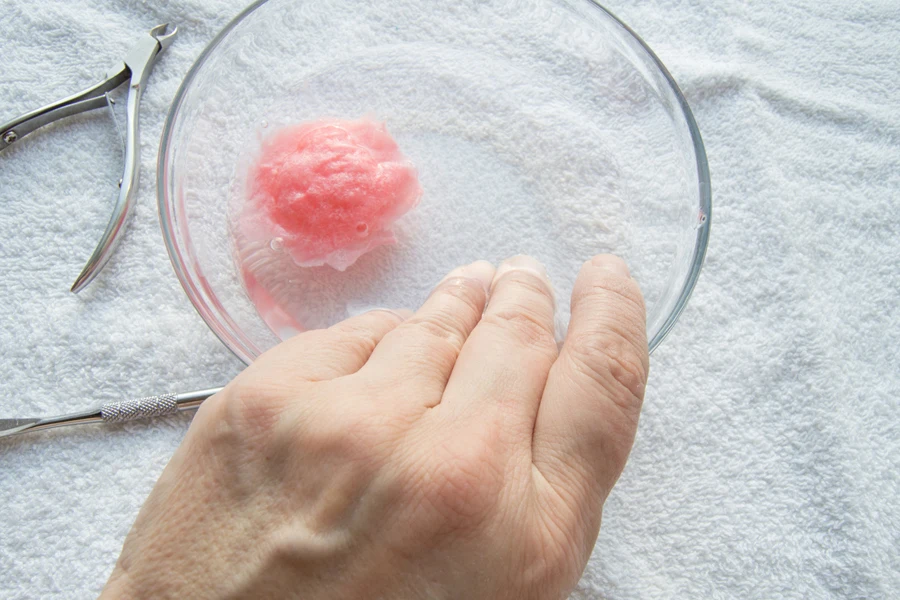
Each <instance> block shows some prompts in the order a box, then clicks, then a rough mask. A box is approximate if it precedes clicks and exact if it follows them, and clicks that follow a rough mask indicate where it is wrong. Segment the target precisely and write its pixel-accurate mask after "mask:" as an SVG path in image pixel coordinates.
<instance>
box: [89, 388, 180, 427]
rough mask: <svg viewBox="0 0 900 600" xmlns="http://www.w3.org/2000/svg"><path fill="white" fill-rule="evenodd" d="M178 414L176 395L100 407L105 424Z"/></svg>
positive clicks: (164, 395)
mask: <svg viewBox="0 0 900 600" xmlns="http://www.w3.org/2000/svg"><path fill="white" fill-rule="evenodd" d="M176 412H178V402H177V400H176V397H175V394H162V395H161V396H147V397H146V398H138V399H137V400H124V401H122V402H110V403H109V404H104V405H103V406H102V407H100V417H101V418H102V419H103V421H104V422H105V423H124V422H125V421H134V420H136V419H146V418H148V417H161V416H163V415H171V414H173V413H176Z"/></svg>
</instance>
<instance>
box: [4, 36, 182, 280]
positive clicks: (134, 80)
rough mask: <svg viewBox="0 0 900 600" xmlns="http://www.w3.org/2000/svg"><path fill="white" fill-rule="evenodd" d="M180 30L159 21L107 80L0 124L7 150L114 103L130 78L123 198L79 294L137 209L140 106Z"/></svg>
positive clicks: (89, 264)
mask: <svg viewBox="0 0 900 600" xmlns="http://www.w3.org/2000/svg"><path fill="white" fill-rule="evenodd" d="M177 32H178V28H177V27H173V28H172V29H171V31H169V24H168V23H165V24H163V25H157V26H156V27H154V28H153V29H151V30H150V33H149V34H147V35H144V36H143V37H142V38H141V39H140V41H138V42H137V43H136V44H135V45H134V46H132V48H131V49H130V50H129V51H128V53H127V54H126V55H125V60H124V61H123V62H121V63H118V64H116V65H115V66H113V67H112V68H111V69H110V70H109V71H108V72H107V76H106V80H105V81H101V82H100V83H98V84H97V85H94V86H91V87H89V88H87V89H86V90H82V91H81V92H78V93H77V94H75V95H73V96H69V97H68V98H64V99H62V100H60V101H58V102H54V103H52V104H48V105H47V106H44V107H42V108H39V109H37V110H33V111H31V112H29V113H26V114H24V115H22V116H20V117H17V118H15V119H13V120H12V121H9V122H8V123H5V124H3V125H0V150H3V149H4V148H6V147H7V146H10V145H12V144H14V143H17V142H18V141H20V140H21V139H22V138H23V137H25V136H26V135H28V134H29V133H31V132H33V131H34V130H36V129H38V128H40V127H43V126H44V125H46V124H48V123H52V122H53V121H56V120H58V119H62V118H64V117H68V116H71V115H74V114H78V113H81V112H84V111H87V110H93V109H96V108H101V107H103V106H106V105H107V102H110V98H109V97H108V93H109V92H111V91H112V90H114V89H116V88H117V87H119V86H120V85H122V84H123V83H125V82H128V101H127V109H126V122H127V125H126V128H125V129H126V133H125V167H124V171H123V173H122V179H121V180H120V181H119V186H120V188H121V189H120V190H119V197H118V199H117V200H116V204H115V207H114V208H113V212H112V216H111V217H110V219H109V223H108V224H107V226H106V230H105V231H104V232H103V237H102V238H100V242H99V243H98V244H97V247H96V249H95V250H94V253H93V254H92V255H91V257H90V258H89V259H88V261H87V264H86V265H85V266H84V269H83V270H82V271H81V274H80V275H79V276H78V278H77V279H76V280H75V283H74V284H73V285H72V291H73V292H76V293H77V292H79V291H81V290H82V289H84V288H85V287H86V286H87V285H88V284H89V283H90V282H91V281H93V279H94V277H96V276H97V273H99V272H100V270H101V269H102V268H103V266H104V265H106V262H107V261H108V260H109V257H110V256H111V255H112V253H113V250H114V249H115V246H116V243H117V242H118V241H119V239H120V237H121V233H122V231H123V230H124V227H125V224H126V222H127V221H128V218H129V217H130V216H131V213H132V210H133V209H134V202H135V197H134V195H135V192H136V191H137V187H138V176H139V174H140V148H139V139H138V136H139V129H138V107H139V105H140V102H141V93H142V92H143V91H144V86H145V85H146V83H147V77H148V76H149V75H150V70H151V69H152V68H153V63H154V62H155V61H156V58H157V57H158V56H159V55H160V53H162V52H163V51H164V50H165V49H166V48H168V47H169V46H170V45H171V44H172V40H173V39H174V38H175V34H176V33H177Z"/></svg>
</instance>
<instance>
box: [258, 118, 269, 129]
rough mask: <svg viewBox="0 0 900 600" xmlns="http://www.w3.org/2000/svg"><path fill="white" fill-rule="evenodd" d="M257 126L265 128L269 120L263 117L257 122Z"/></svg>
mask: <svg viewBox="0 0 900 600" xmlns="http://www.w3.org/2000/svg"><path fill="white" fill-rule="evenodd" d="M259 126H260V127H262V128H263V129H265V128H266V127H268V126H269V122H268V121H267V120H265V119H263V120H262V121H260V122H259Z"/></svg>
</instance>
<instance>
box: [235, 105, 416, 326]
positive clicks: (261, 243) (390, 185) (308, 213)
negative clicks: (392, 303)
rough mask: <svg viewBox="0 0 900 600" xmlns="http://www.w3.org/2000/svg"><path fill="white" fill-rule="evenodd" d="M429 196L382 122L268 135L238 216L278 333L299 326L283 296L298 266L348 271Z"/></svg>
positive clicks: (314, 125) (331, 123)
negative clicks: (287, 259)
mask: <svg viewBox="0 0 900 600" xmlns="http://www.w3.org/2000/svg"><path fill="white" fill-rule="evenodd" d="M421 196H422V188H421V186H420V185H419V181H418V176H417V173H416V169H415V167H414V166H413V165H412V164H411V163H410V162H409V161H408V160H407V159H406V158H405V157H404V156H403V154H402V153H401V152H400V149H399V148H398V146H397V143H396V142H395V141H394V139H393V138H392V137H391V135H390V134H389V133H388V131H387V127H386V126H385V124H384V123H379V122H376V121H373V120H370V119H359V120H355V121H350V120H337V119H332V120H319V121H312V122H307V123H300V124H297V125H292V126H288V127H285V128H283V129H281V130H279V131H276V132H275V133H273V134H272V135H271V136H269V137H268V138H266V139H264V140H263V142H262V146H261V148H260V151H259V154H258V156H257V157H256V159H255V160H254V161H253V162H252V163H251V164H250V165H249V167H248V168H247V170H246V174H245V192H244V198H243V201H242V202H239V203H238V206H237V207H236V208H235V210H234V212H233V214H232V224H231V229H232V235H233V238H234V244H235V249H236V258H237V261H238V264H239V267H240V272H241V276H242V278H243V282H244V287H245V288H246V290H247V293H248V295H249V296H250V299H251V300H252V301H253V304H254V305H255V306H256V309H257V311H258V312H259V313H260V315H261V316H262V317H263V319H264V320H265V321H266V322H267V324H268V325H269V326H270V327H271V328H272V329H273V330H274V331H275V332H276V333H278V334H279V335H282V336H284V335H291V334H293V333H296V332H297V331H301V330H302V329H303V328H302V327H301V325H300V324H299V323H297V322H296V321H295V320H294V319H293V318H292V317H291V316H290V314H289V312H290V311H285V309H284V307H282V306H281V304H282V303H281V302H279V296H280V294H279V290H280V289H281V288H283V287H284V285H283V284H284V282H283V281H281V279H283V278H288V277H291V276H293V275H292V272H294V271H296V267H321V266H329V267H332V268H334V269H337V270H338V271H344V270H346V269H347V268H348V267H350V266H351V265H352V264H353V263H355V262H356V261H357V259H358V258H359V257H360V256H362V255H363V254H365V253H366V252H369V251H370V250H372V249H374V248H377V247H378V246H382V245H386V244H394V243H396V238H395V237H394V234H393V232H392V225H393V223H394V221H396V220H397V219H398V218H400V217H401V216H403V215H404V214H405V213H407V212H408V211H409V210H410V209H412V208H413V207H415V206H416V204H418V202H419V199H420V198H421ZM281 255H286V256H287V257H289V258H290V261H291V262H292V263H293V265H290V264H286V263H285V262H284V261H283V260H280V257H281Z"/></svg>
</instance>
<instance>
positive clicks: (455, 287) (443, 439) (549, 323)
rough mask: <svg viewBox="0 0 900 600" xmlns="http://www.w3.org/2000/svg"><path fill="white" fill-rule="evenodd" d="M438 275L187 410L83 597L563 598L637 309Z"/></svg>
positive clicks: (611, 298)
mask: <svg viewBox="0 0 900 600" xmlns="http://www.w3.org/2000/svg"><path fill="white" fill-rule="evenodd" d="M571 302H572V319H571V323H570V326H569V330H568V335H567V338H566V340H565V342H564V344H563V345H562V347H559V346H558V345H557V343H556V341H555V339H554V333H553V310H554V300H553V296H552V291H551V287H550V285H549V282H548V281H547V280H546V276H545V275H544V274H543V269H542V267H541V266H540V265H539V264H538V263H537V262H536V261H534V260H533V259H529V258H528V257H515V258H513V259H511V260H510V261H507V262H505V263H503V264H502V265H501V266H500V267H499V268H498V269H497V270H496V271H495V269H494V267H493V266H491V265H489V264H488V263H484V262H477V263H473V264H472V265H469V266H467V267H463V268H460V269H457V270H455V271H454V272H453V273H451V274H450V275H448V277H447V278H446V279H445V280H444V281H443V282H442V283H440V284H439V285H438V287H437V288H436V289H435V291H434V292H433V293H432V295H431V296H430V297H429V298H428V300H427V301H426V302H425V304H424V305H423V306H422V307H421V309H419V311H418V312H416V313H415V314H396V313H393V312H389V311H373V312H370V313H366V314H364V315H360V316H357V317H353V318H351V319H348V320H347V321H344V322H342V323H340V324H338V325H335V326H333V327H331V328H330V329H327V330H320V331H312V332H308V333H304V334H302V335H300V336H297V337H295V338H292V339H290V340H289V341H287V342H284V343H283V344H281V345H279V346H278V347H276V348H274V349H272V350H271V351H269V352H267V353H266V354H264V355H263V356H262V357H260V358H259V360H258V361H257V362H255V363H254V364H253V365H252V366H250V367H249V368H247V369H246V370H245V371H244V372H243V373H241V375H239V376H238V377H237V378H236V379H235V380H234V381H232V382H231V383H230V384H229V385H228V386H227V387H226V388H225V389H224V390H223V391H222V392H221V393H219V394H217V395H216V396H215V397H213V398H211V399H210V400H208V401H207V402H205V403H204V404H203V406H202V407H201V408H200V410H199V411H198V412H197V415H196V417H195V419H194V421H193V423H192V425H191V427H190V429H189V431H188V433H187V436H186V437H185V440H184V442H183V443H182V445H181V446H180V447H179V448H178V450H177V451H176V453H175V455H174V456H173V457H172V460H171V462H170V463H169V465H168V466H167V467H166V469H165V471H164V472H163V474H162V476H161V477H160V479H159V482H158V483H157V484H156V487H155V488H154V489H153V491H152V493H151V495H150V497H149V498H148V500H147V502H146V504H145V505H144V507H143V509H142V510H141V512H140V514H139V516H138V518H137V521H136V522H135V524H134V526H133V528H132V530H131V532H130V533H129V535H128V537H127V539H126V541H125V544H124V548H123V550H122V554H121V556H120V558H119V560H118V563H117V564H116V567H115V570H114V571H113V573H112V575H111V577H110V580H109V583H108V584H107V587H106V589H105V590H104V592H103V596H102V598H179V599H184V598H279V599H281V598H303V599H304V600H317V599H323V600H324V599H329V600H332V599H338V598H340V599H357V598H359V599H363V598H364V599H367V600H374V599H388V598H391V599H394V598H398V599H399V598H402V599H404V600H407V599H426V598H427V599H443V598H447V599H450V598H454V599H458V598H465V599H467V600H480V599H484V600H498V599H501V600H502V599H510V600H513V599H515V600H522V599H531V598H534V599H548V598H552V599H556V598H565V597H566V594H567V593H568V592H569V591H570V590H571V589H572V587H573V586H574V585H575V584H576V583H577V581H578V578H579V576H580V574H581V572H582V570H583V569H584V566H585V564H586V562H587V559H588V556H589V554H590V552H591V550H592V548H593V545H594V542H595V540H596V537H597V534H598V531H599V528H600V514H601V509H602V506H603V503H604V501H605V499H606V497H607V495H608V494H609V492H610V489H611V488H612V486H613V485H614V483H615V481H616V479H617V478H618V476H619V474H620V473H621V471H622V468H623V467H624V464H625V460H626V458H627V456H628V453H629V451H630V448H631V445H632V441H633V438H634V434H635V429H636V427H637V422H638V415H639V413H640V407H641V401H642V397H643V394H644V386H645V383H646V377H647V370H648V358H647V339H646V334H645V330H644V327H645V325H644V320H645V311H644V305H643V300H642V298H641V294H640V291H639V289H638V286H637V284H636V283H635V282H634V280H633V279H632V278H631V277H630V275H629V273H628V270H627V268H626V267H625V265H624V263H623V262H622V261H621V260H619V259H617V258H614V257H610V256H599V257H595V258H594V259H592V260H591V261H589V262H587V263H585V265H584V266H583V268H582V270H581V272H580V274H579V276H578V280H577V282H576V285H575V288H574V290H573V297H572V300H571Z"/></svg>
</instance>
